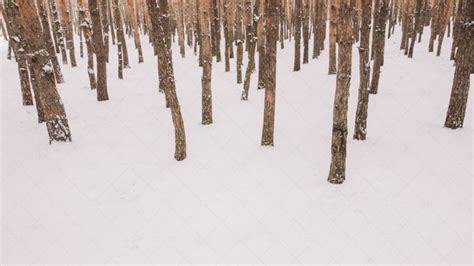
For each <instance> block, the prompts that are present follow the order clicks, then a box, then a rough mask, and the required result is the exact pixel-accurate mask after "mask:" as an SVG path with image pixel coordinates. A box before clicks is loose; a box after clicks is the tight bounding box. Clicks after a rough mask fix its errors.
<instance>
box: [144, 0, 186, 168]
mask: <svg viewBox="0 0 474 266" xmlns="http://www.w3.org/2000/svg"><path fill="white" fill-rule="evenodd" d="M147 4H148V10H149V12H150V15H151V16H150V17H151V19H152V31H153V34H154V35H156V40H157V41H158V43H157V51H158V60H159V64H162V65H163V66H164V67H163V68H164V71H163V74H164V75H165V77H163V81H164V90H165V93H166V95H167V99H168V100H169V105H170V110H171V117H172V119H173V125H174V129H175V155H174V158H175V159H176V160H178V161H182V160H184V159H185V158H186V133H185V130H184V122H183V117H182V115H181V109H180V106H179V101H178V96H177V95H176V83H175V79H174V73H173V58H172V52H171V47H170V46H169V41H168V39H169V33H168V32H169V25H170V22H169V16H168V14H169V13H168V1H167V0H159V8H158V7H157V4H156V0H147Z"/></svg>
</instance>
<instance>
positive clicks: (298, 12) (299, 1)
mask: <svg viewBox="0 0 474 266" xmlns="http://www.w3.org/2000/svg"><path fill="white" fill-rule="evenodd" d="M302 17H303V0H295V37H294V38H295V62H294V66H293V71H300V70H301V20H302Z"/></svg>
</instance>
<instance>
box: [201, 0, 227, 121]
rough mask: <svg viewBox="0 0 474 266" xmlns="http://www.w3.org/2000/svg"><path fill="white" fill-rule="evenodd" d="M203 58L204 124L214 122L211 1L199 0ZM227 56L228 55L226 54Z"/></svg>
mask: <svg viewBox="0 0 474 266" xmlns="http://www.w3.org/2000/svg"><path fill="white" fill-rule="evenodd" d="M199 11H200V25H201V26H200V28H201V46H202V47H201V53H202V55H201V58H202V69H203V73H202V124H203V125H209V124H212V91H211V75H212V54H211V38H210V33H209V17H210V16H209V1H208V0H199ZM226 51H227V49H226ZM226 56H227V55H226Z"/></svg>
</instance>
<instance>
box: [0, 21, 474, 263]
mask: <svg viewBox="0 0 474 266" xmlns="http://www.w3.org/2000/svg"><path fill="white" fill-rule="evenodd" d="M428 36H429V34H428V33H426V34H424V41H423V42H422V43H421V44H419V43H417V44H416V46H415V55H414V59H408V58H407V57H406V56H404V55H403V52H402V51H400V50H399V43H400V34H399V29H397V32H396V34H395V36H393V37H392V38H391V39H389V40H387V43H386V49H385V51H386V56H385V65H384V66H383V68H382V74H381V80H380V89H379V94H378V95H371V96H370V105H369V117H368V139H367V140H366V141H363V142H360V141H354V140H353V139H352V134H353V127H354V118H355V108H356V104H357V94H358V91H357V90H358V84H359V63H358V62H359V56H358V51H357V48H356V45H355V46H354V49H353V70H352V83H351V84H352V85H351V89H350V92H351V94H350V98H349V102H350V107H349V116H348V119H349V121H348V123H349V124H348V125H349V135H348V137H349V139H348V148H347V180H346V182H345V183H344V184H343V185H332V184H329V183H328V182H327V181H326V179H327V176H328V171H329V163H330V146H331V127H332V110H333V102H334V92H335V87H336V85H335V81H336V76H335V75H332V76H329V75H327V68H328V53H327V50H325V51H324V52H323V54H322V56H321V57H320V58H319V59H317V60H311V61H310V63H309V64H307V65H303V66H302V70H301V71H300V72H297V73H294V72H292V69H293V51H294V50H293V46H294V43H293V42H292V43H289V42H286V43H285V44H286V48H285V49H284V50H280V51H279V52H278V70H277V75H278V78H277V89H276V99H277V101H276V132H275V147H272V148H269V147H265V148H263V147H261V146H260V138H261V129H262V122H263V102H264V99H263V97H264V92H263V91H257V90H256V77H257V75H256V74H254V75H253V80H252V86H251V91H250V100H249V101H248V102H242V101H240V95H241V88H242V86H241V85H238V84H236V72H235V60H232V62H231V63H232V71H231V72H230V73H225V72H224V64H223V63H214V65H213V76H212V91H213V108H214V110H213V112H214V124H213V125H210V126H203V125H201V124H200V121H201V111H200V110H201V81H200V78H201V74H202V70H201V69H200V68H199V67H198V63H197V57H196V56H195V55H193V54H192V50H191V49H189V48H188V49H187V50H186V52H187V55H186V58H184V59H183V58H181V57H180V56H179V49H178V48H177V47H176V46H174V47H173V52H174V70H175V75H176V82H177V90H178V96H179V100H180V103H181V107H182V111H183V117H184V121H185V127H186V137H187V144H188V152H187V154H188V157H187V159H186V160H185V161H183V162H176V161H175V160H174V159H173V154H174V131H173V127H172V122H171V114H170V112H169V110H167V109H166V108H165V102H164V95H163V94H161V93H159V92H158V75H157V59H156V58H155V57H153V53H152V49H151V46H150V44H148V43H147V42H146V39H147V38H146V37H144V38H142V42H143V47H144V55H145V63H143V64H138V63H137V62H138V60H137V53H136V51H135V50H134V49H133V48H134V47H133V42H132V41H131V40H129V43H128V47H129V54H130V64H131V69H126V70H125V72H124V76H125V79H124V80H119V79H118V78H117V69H116V66H117V59H116V47H115V46H111V53H110V59H111V60H110V64H108V80H109V86H108V87H109V96H110V101H108V102H97V101H96V92H95V91H91V90H90V89H89V82H88V76H87V69H86V68H87V62H86V59H79V60H78V67H77V68H71V67H70V66H69V65H63V66H62V69H63V73H64V76H65V80H66V83H64V84H61V85H59V87H58V90H59V92H60V94H61V97H62V100H63V102H64V105H65V108H66V112H67V115H68V119H69V124H70V127H71V132H72V140H73V141H72V142H71V143H53V144H51V145H50V144H48V136H47V131H46V127H45V125H44V124H38V123H37V117H36V110H35V107H32V106H30V107H24V106H22V105H21V94H20V88H19V84H20V83H19V78H18V73H17V66H16V63H15V62H14V61H8V60H7V59H6V53H7V45H6V42H4V41H2V42H0V55H1V56H0V63H1V73H2V75H1V87H2V88H1V130H2V131H1V145H2V147H1V155H2V161H1V170H2V174H1V182H2V190H1V194H2V204H1V206H2V253H3V259H2V262H3V263H231V262H232V263H349V262H350V263H469V262H470V260H471V253H472V250H473V249H472V242H471V240H472V239H471V237H472V235H471V233H472V216H471V214H472V114H471V111H472V97H471V98H470V100H469V103H468V110H467V117H466V123H465V127H464V129H460V130H455V131H453V130H449V129H446V128H443V123H444V119H445V114H446V111H447V107H448V102H449V96H450V91H451V85H452V79H453V73H454V67H453V62H452V61H450V60H449V52H450V48H451V39H448V40H447V41H446V42H445V43H444V48H443V52H442V55H441V56H440V57H436V56H435V54H433V53H428V51H427V50H428V48H427V43H428V42H427V40H428V39H427V38H428ZM76 46H77V47H76V50H77V51H78V50H79V49H78V43H76ZM77 56H78V57H79V53H77ZM244 57H246V55H245V56H244ZM245 67H246V65H244V68H243V69H244V70H245Z"/></svg>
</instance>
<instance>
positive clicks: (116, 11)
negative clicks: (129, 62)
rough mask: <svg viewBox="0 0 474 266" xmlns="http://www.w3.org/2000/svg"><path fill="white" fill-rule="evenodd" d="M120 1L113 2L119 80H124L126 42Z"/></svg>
mask: <svg viewBox="0 0 474 266" xmlns="http://www.w3.org/2000/svg"><path fill="white" fill-rule="evenodd" d="M118 5H119V4H118V0H112V9H113V14H114V20H115V28H116V30H117V34H116V35H117V38H118V41H117V56H118V78H119V79H123V67H124V62H123V51H124V45H123V44H124V42H123V40H124V39H125V35H124V33H123V25H122V16H121V15H120V9H119V6H118Z"/></svg>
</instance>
